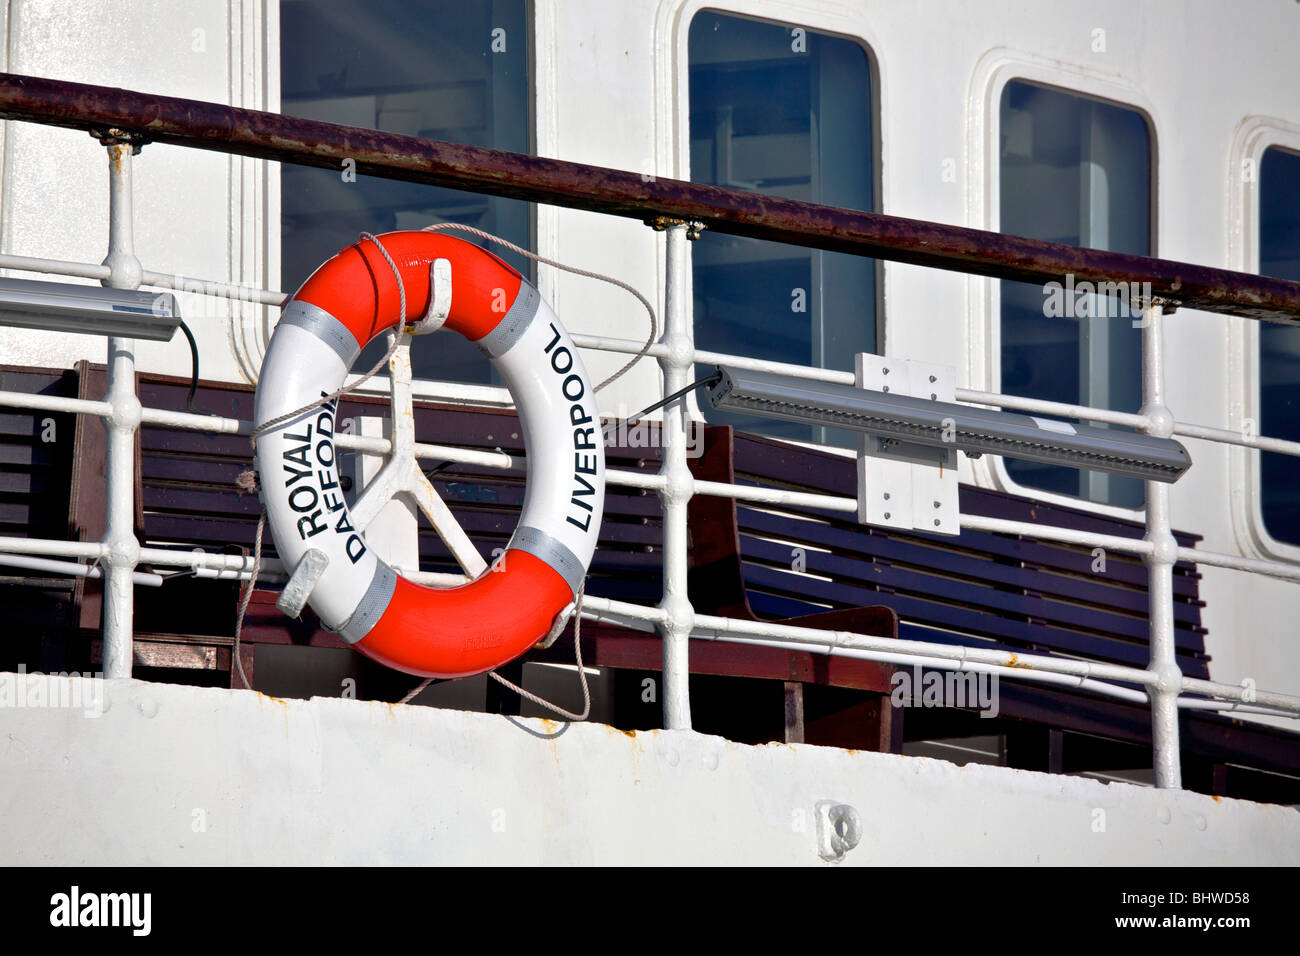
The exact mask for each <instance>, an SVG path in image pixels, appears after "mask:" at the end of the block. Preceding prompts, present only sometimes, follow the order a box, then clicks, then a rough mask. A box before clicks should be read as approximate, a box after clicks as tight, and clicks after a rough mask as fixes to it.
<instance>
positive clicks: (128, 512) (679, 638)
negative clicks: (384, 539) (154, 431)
mask: <svg viewBox="0 0 1300 956" xmlns="http://www.w3.org/2000/svg"><path fill="white" fill-rule="evenodd" d="M105 146H106V148H107V150H108V153H109V159H110V163H109V177H110V230H109V254H108V257H107V258H106V259H105V261H104V263H103V264H101V265H95V264H91V263H79V262H69V261H66V260H53V259H41V258H34V257H27V256H15V255H0V269H14V270H23V271H32V272H41V273H48V274H55V275H67V276H78V277H82V278H87V279H95V280H99V281H101V282H104V283H105V284H107V285H109V286H112V287H116V288H138V287H139V286H141V285H144V286H157V287H163V288H183V289H184V290H185V291H187V292H201V293H202V294H204V295H208V296H214V297H217V298H224V299H234V300H238V301H243V302H254V303H259V304H263V305H271V306H278V305H280V304H282V303H283V302H284V301H285V299H286V296H285V295H284V293H282V292H277V291H273V290H268V289H260V288H256V287H252V286H245V285H239V284H235V283H225V282H209V281H206V280H197V279H191V278H188V277H179V276H172V275H167V274H164V273H156V272H150V271H147V270H145V269H143V268H142V266H141V264H140V262H139V260H138V259H137V258H136V257H135V254H134V250H133V243H132V237H131V224H132V193H131V156H132V146H131V144H130V143H128V142H122V141H114V140H107V141H105ZM663 231H664V232H665V234H666V296H665V309H664V313H665V330H664V334H663V337H662V338H661V339H660V341H659V342H657V343H655V344H654V345H653V346H652V347H651V348H650V350H649V353H648V354H649V355H650V356H652V357H653V358H655V359H656V360H658V362H659V364H660V366H661V369H662V371H663V380H664V394H670V393H672V392H674V391H676V390H677V389H679V388H682V387H684V386H686V385H689V384H690V382H691V380H692V376H691V369H692V366H693V365H694V364H695V363H707V364H726V365H731V366H735V367H739V368H745V369H753V370H760V371H774V372H779V373H782V374H786V375H790V376H794V377H799V378H805V379H812V380H817V381H825V382H835V383H841V384H852V383H853V381H854V376H853V374H852V373H851V372H839V371H834V370H829V369H818V368H811V367H808V366H801V365H792V364H788V363H780V362H769V361H763V360H759V359H753V358H748V357H745V356H736V355H728V354H723V353H716V352H708V351H704V350H699V349H696V348H695V347H694V341H693V332H692V321H691V303H690V282H689V277H690V269H691V266H690V244H689V238H690V232H691V225H690V224H688V223H682V222H671V221H670V222H668V223H667V224H666V225H665V228H664V230H663ZM1162 331H1163V315H1162V309H1161V307H1160V304H1159V303H1155V304H1152V305H1150V306H1149V307H1148V308H1147V310H1146V315H1145V321H1144V323H1143V330H1142V343H1143V345H1142V369H1143V409H1142V412H1141V413H1140V414H1136V415H1134V414H1127V413H1121V412H1114V411H1110V410H1107V409H1098V408H1091V407H1087V406H1076V405H1067V404H1062V403H1059V402H1047V401H1041V400H1037V399H1031V398H1024V397H1017V396H1008V395H1001V394H998V393H993V392H983V391H977V390H973V389H957V391H956V398H957V400H958V401H962V402H967V403H972V404H979V405H989V406H995V407H1002V408H1014V409H1020V410H1024V411H1031V412H1039V413H1043V414H1054V415H1061V416H1065V417H1070V418H1078V419H1083V420H1088V421H1097V422H1107V423H1111V424H1117V425H1124V426H1128V427H1132V428H1138V429H1141V430H1143V431H1145V432H1148V433H1150V434H1154V435H1163V436H1165V437H1168V435H1170V434H1178V435H1184V436H1187V437H1192V438H1197V439H1201V440H1205V441H1211V442H1220V443H1228V444H1235V445H1242V446H1245V447H1250V448H1257V449H1261V450H1266V451H1275V452H1279V453H1282V454H1286V455H1292V456H1300V443H1298V442H1287V441H1281V440H1279V439H1271V438H1262V437H1255V436H1250V435H1246V434H1244V433H1238V432H1234V431H1231V430H1228V429H1222V428H1212V427H1207V426H1202V425H1197V424H1191V423H1186V422H1177V421H1175V419H1174V418H1173V416H1172V414H1171V413H1170V412H1169V410H1168V409H1167V408H1166V407H1165V405H1164V372H1163V367H1162V362H1161V360H1160V356H1161V335H1162ZM573 339H574V342H575V344H577V345H578V346H580V347H582V348H587V349H598V350H604V351H611V352H621V353H635V352H637V351H639V350H641V349H642V348H643V347H644V343H640V342H635V341H631V340H627V339H621V338H616V337H609V336H595V335H574V336H573ZM395 361H396V360H395ZM403 368H404V369H405V372H404V376H403ZM393 371H394V375H393V376H392V378H391V380H390V387H391V389H392V394H393V395H394V398H395V400H404V401H405V403H406V407H407V408H408V410H409V403H410V401H411V397H410V394H411V393H410V388H409V385H410V366H409V363H401V362H400V361H399V362H397V364H396V365H394V367H393ZM403 377H404V379H405V380H404V381H403ZM134 382H135V361H134V342H133V341H131V340H128V339H122V338H111V339H110V340H109V362H108V387H107V391H106V394H105V397H104V399H103V400H102V401H92V400H85V399H74V398H66V397H60V396H49V395H32V394H26V393H20V392H11V391H0V405H3V406H8V407H12V408H25V409H33V410H46V411H52V412H69V413H74V414H79V415H93V416H97V417H99V418H102V419H103V420H104V422H105V426H106V428H107V429H108V435H109V439H108V445H107V499H106V500H107V507H106V526H107V528H106V532H105V535H104V538H103V539H102V540H101V541H88V542H77V541H55V540H44V539H32V538H13V537H0V553H3V554H10V555H26V556H30V557H31V558H34V559H36V560H41V559H47V558H65V559H68V558H71V559H82V560H89V561H93V562H98V563H99V564H101V565H102V566H103V568H104V577H105V607H104V673H105V676H107V677H129V676H130V675H131V663H132V639H133V635H132V614H133V606H134V605H133V586H134V585H135V584H145V585H154V584H155V582H154V581H153V580H152V577H153V576H151V575H143V574H141V573H139V572H137V571H136V570H135V569H136V567H137V566H138V565H139V564H140V563H146V564H150V565H153V566H156V567H176V568H191V569H193V570H194V571H195V572H196V573H198V574H199V575H200V576H205V577H206V576H210V577H221V578H230V579H244V580H247V579H248V578H249V577H250V575H251V571H252V563H253V562H252V559H251V558H247V557H241V556H238V555H220V554H206V553H203V552H197V551H185V550H179V549H172V548H157V547H143V546H141V545H140V543H139V542H138V541H137V540H136V539H135V537H134V534H133V531H132V528H133V510H134V500H133V495H134V475H133V467H134V441H135V433H136V430H137V429H138V427H139V426H140V425H141V424H148V425H154V426H158V427H163V428H172V429H178V430H186V431H201V432H208V433H215V434H228V435H247V434H249V433H250V432H251V430H252V423H251V422H247V421H241V420H238V419H232V418H223V417H219V416H210V415H196V414H191V413H188V412H177V411H172V410H169V409H161V408H146V407H143V406H142V405H141V403H140V401H139V398H138V397H137V395H136V393H135V388H134ZM401 396H404V399H402V398H401ZM399 410H400V409H399ZM688 425H689V406H688V401H687V397H686V396H683V397H682V398H679V399H677V400H675V401H673V402H672V403H670V404H669V405H668V406H667V407H666V408H665V410H664V422H663V426H662V431H661V436H662V452H663V461H662V466H661V468H660V471H659V473H658V474H643V473H639V472H632V471H625V470H621V469H611V470H609V471H608V472H607V480H608V482H609V483H611V484H615V485H622V486H626V487H634V488H642V489H653V490H655V491H656V492H658V494H659V495H660V497H661V499H662V501H663V508H664V520H663V526H664V531H663V581H664V592H663V599H662V600H661V601H660V603H659V605H658V606H656V607H649V606H644V605H638V604H630V603H627V602H623V601H614V600H608V599H603V598H596V597H587V598H586V599H585V602H584V612H583V613H584V617H586V618H589V619H591V620H595V621H605V622H610V623H615V624H619V625H623V626H626V627H630V628H633V629H636V630H642V631H656V630H657V631H658V632H659V633H660V634H661V635H662V637H663V680H664V690H663V709H664V724H665V726H667V727H669V728H689V727H690V724H691V717H690V697H689V692H688V677H689V642H690V640H692V639H695V640H715V641H729V642H735V643H742V644H758V645H766V646H776V647H782V648H786V649H796V650H805V651H812V652H817V653H826V654H831V655H838V656H846V657H856V658H862V659H866V660H873V661H881V662H887V663H905V664H919V665H922V666H929V667H935V668H944V669H948V670H960V671H970V672H976V673H986V674H996V675H998V676H999V677H1004V678H1011V679H1015V680H1026V681H1035V682H1041V683H1048V684H1057V685H1061V686H1067V687H1073V688H1078V689H1082V690H1085V691H1088V692H1090V693H1095V694H1099V695H1102V696H1106V697H1111V698H1114V699H1119V700H1125V701H1130V702H1136V703H1143V704H1148V705H1149V706H1150V707H1151V710H1152V722H1153V750H1154V757H1155V771H1156V783H1157V786H1161V787H1178V786H1180V783H1181V772H1180V767H1179V751H1178V723H1177V712H1178V709H1179V708H1183V709H1189V710H1217V711H1232V712H1237V713H1253V714H1267V715H1274V716H1285V717H1292V718H1294V717H1300V697H1296V696H1292V695H1287V694H1279V693H1272V692H1267V691H1260V690H1256V689H1254V688H1253V687H1247V686H1238V685H1233V684H1223V683H1218V682H1214V681H1207V680H1199V679H1195V678H1190V677H1186V676H1184V675H1182V674H1181V673H1180V672H1179V669H1178V665H1177V661H1176V658H1175V648H1174V620H1173V589H1172V570H1173V565H1174V564H1175V563H1176V562H1177V561H1180V560H1181V561H1190V562H1195V563H1202V564H1210V565H1214V566H1218V567H1224V568H1233V569H1237V570H1241V571H1247V572H1251V573H1258V574H1264V575H1268V576H1272V577H1277V578H1282V579H1287V580H1292V581H1300V566H1296V565H1291V564H1285V563H1282V562H1277V561H1266V560H1260V559H1254V558H1247V557H1243V556H1240V555H1232V554H1222V553H1216V552H1207V551H1200V550H1196V549H1193V548H1180V547H1178V546H1177V543H1176V541H1175V540H1174V538H1173V536H1172V533H1171V526H1170V516H1169V497H1168V495H1169V488H1168V486H1167V485H1165V484H1162V483H1160V482H1147V507H1146V534H1145V536H1144V537H1142V538H1125V537H1121V536H1117V535H1102V534H1092V533H1089V532H1083V531H1075V530H1071V529H1067V528H1058V527H1052V526H1045V525H1040V524H1035V523H1029V522H1020V521H1010V520H1005V519H999V518H987V517H980V516H974V515H963V516H962V518H961V527H962V528H963V529H972V530H979V531H988V532H994V533H1005V534H1026V535H1032V536H1033V537H1036V538H1039V539H1041V540H1045V541H1055V542H1061V543H1066V544H1077V545H1082V546H1086V547H1102V548H1106V549H1111V550H1115V551H1119V552H1125V553H1130V554H1135V555H1140V556H1141V557H1142V558H1143V560H1144V561H1145V563H1146V564H1147V566H1148V568H1149V579H1150V580H1149V595H1150V608H1151V613H1150V646H1151V657H1150V663H1149V664H1148V666H1147V667H1146V668H1137V667H1128V666H1123V665H1117V664H1109V663H1103V662H1097V661H1087V660H1079V659H1074V658H1067V657H1054V656H1048V655H1034V654H1019V653H1010V652H1005V651H1000V650H994V649H989V648H982V647H973V646H953V645H949V644H939V643H927V642H920V641H913V640H903V639H898V638H883V637H872V636H868V635H863V634H856V633H850V632H842V631H822V630H814V629H810V628H803V627H794V626H790V625H782V624H774V623H767V622H761V621H743V620H737V619H732V618H724V617H718V616H714V615H707V614H697V613H696V612H695V609H694V607H693V606H692V605H691V602H690V600H689V596H688V594H687V589H686V575H687V566H688V564H687V562H688V555H687V535H686V516H687V509H688V506H689V503H690V499H691V497H692V496H694V495H714V496H720V497H726V498H733V499H736V500H738V501H747V502H752V503H756V504H770V505H778V506H779V505H786V506H795V507H813V508H821V509H825V510H830V511H839V512H844V513H846V514H849V513H855V512H856V510H857V501H856V499H854V498H846V497H841V496H837V495H824V494H816V493H810V492H798V491H791V490H787V489H782V488H772V487H755V486H748V485H746V486H742V485H733V484H728V483H725V482H716V481H703V480H697V479H695V478H693V477H692V475H691V472H690V470H689V468H688V465H687V451H688V448H687V428H688ZM336 443H337V444H338V445H339V447H341V448H344V449H348V450H351V451H364V452H367V453H371V454H378V455H385V456H388V455H392V454H393V453H394V443H393V442H390V441H389V440H388V439H385V438H372V437H361V436H356V435H349V434H343V433H340V434H338V435H337V436H336ZM401 444H405V445H407V446H409V449H410V450H409V452H406V454H408V455H409V456H410V457H411V459H412V460H413V461H414V460H419V459H436V460H439V461H453V462H457V463H463V464H472V465H476V466H480V467H488V468H500V469H509V468H517V467H520V466H521V465H522V464H523V461H522V459H521V458H519V457H516V456H512V455H509V454H506V453H504V452H499V451H492V452H485V451H478V450H473V449H464V448H457V447H454V446H447V445H436V444H428V443H419V442H414V443H412V442H403V443H401ZM372 510H375V509H372ZM448 516H449V513H448V512H447V511H446V509H445V507H443V508H442V509H440V516H435V515H431V517H432V518H434V519H435V528H436V529H437V530H438V531H439V533H440V534H444V536H446V535H445V533H444V532H445V531H446V530H447V529H445V528H443V527H439V525H440V524H442V523H443V522H444V521H445V520H447V518H448ZM455 530H456V531H459V530H460V529H459V528H456V529H455ZM460 533H461V534H462V535H463V532H460ZM45 566H46V567H51V565H45ZM263 569H264V573H265V574H266V575H267V576H268V577H270V578H272V579H279V580H283V579H284V578H285V577H286V576H287V573H286V572H287V570H288V569H285V568H284V567H283V566H282V565H280V564H279V563H278V562H276V561H274V560H267V561H264V563H263ZM401 570H402V572H403V573H404V574H405V575H406V576H408V577H410V578H411V579H412V580H415V581H419V582H422V583H427V584H433V585H442V586H445V585H451V584H457V583H462V582H463V581H464V580H466V577H465V576H462V575H449V574H434V573H428V572H421V571H420V570H419V569H418V568H403V569H401ZM68 573H82V572H80V571H76V570H72V569H69V571H68ZM86 573H91V570H90V569H87V570H86ZM145 578H149V580H144V579H145ZM1189 694H1190V695H1196V696H1185V695H1189Z"/></svg>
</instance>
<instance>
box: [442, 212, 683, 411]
mask: <svg viewBox="0 0 1300 956" xmlns="http://www.w3.org/2000/svg"><path fill="white" fill-rule="evenodd" d="M445 229H459V230H460V231H461V232H468V233H470V234H471V235H475V236H478V237H479V238H480V239H486V240H488V241H489V242H495V243H496V244H497V245H500V246H505V247H506V248H507V249H509V250H510V251H511V252H517V253H519V255H521V256H527V257H528V258H529V259H532V260H533V261H535V262H542V263H545V264H546V265H548V266H554V267H555V268H557V269H563V270H564V271H565V272H572V273H573V274H574V275H579V276H586V277H587V278H588V279H599V280H600V281H601V282H608V283H610V284H611V285H616V286H618V287H619V288H620V289H625V290H627V291H628V292H630V293H632V295H634V296H636V299H637V301H638V302H640V303H641V304H642V305H643V306H645V310H646V312H648V313H649V314H650V335H649V336H648V337H647V338H646V340H645V345H643V346H641V351H639V352H637V353H636V355H634V356H632V359H631V361H629V362H628V363H627V364H626V365H624V366H623V367H622V368H621V369H619V370H618V371H617V372H615V373H614V374H613V375H611V376H610V377H609V378H607V379H605V380H604V381H603V382H601V383H600V384H599V385H597V386H596V387H595V388H593V389H592V391H593V392H599V391H600V390H601V389H602V388H604V387H605V386H606V385H609V384H611V383H612V382H616V381H618V379H620V378H622V377H623V376H624V375H625V374H627V372H628V371H629V370H630V369H631V368H632V366H633V365H635V364H636V363H637V362H639V361H641V360H642V359H643V358H645V357H646V355H647V354H649V352H650V349H651V347H653V346H654V344H655V338H656V337H657V336H658V335H659V319H658V317H657V316H656V315H655V310H654V306H652V305H651V304H650V300H649V299H647V298H646V297H645V296H643V295H642V294H641V293H640V292H638V291H637V290H636V289H634V288H632V286H630V285H628V284H627V283H626V282H623V281H622V280H621V279H615V278H614V277H613V276H607V275H605V274H604V273H601V272H588V271H587V270H586V269H579V268H577V267H576V266H568V265H565V264H564V263H563V262H556V261H555V260H554V259H548V258H546V257H545V256H539V255H538V254H537V253H535V252H529V251H528V250H527V249H523V248H521V247H519V246H517V245H515V244H514V243H513V242H508V241H507V240H505V239H502V238H501V237H500V236H494V235H492V233H490V232H485V231H484V230H482V229H479V228H477V227H475V226H467V225H465V223H463V222H440V223H436V224H434V225H432V226H425V227H424V228H423V229H422V230H420V231H421V232H441V231H443V230H445Z"/></svg>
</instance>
